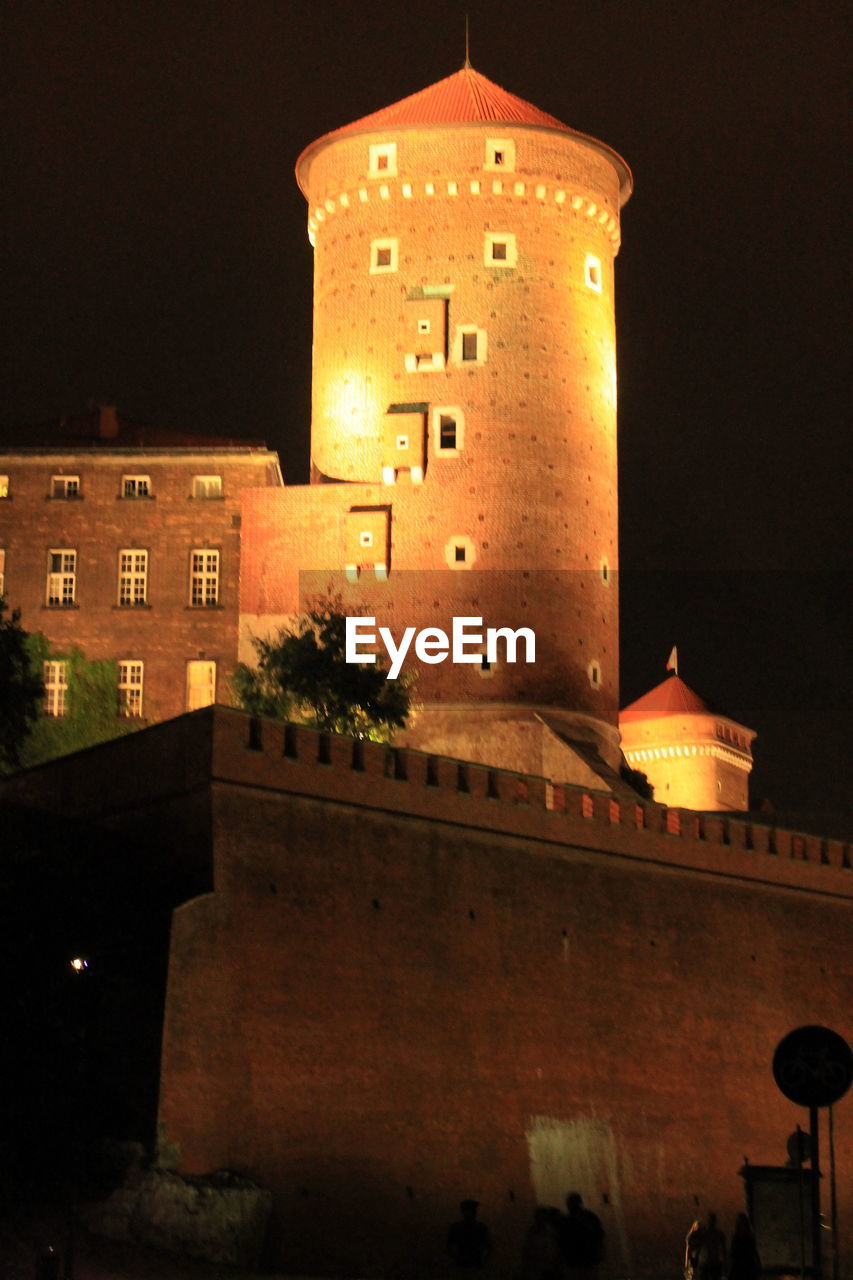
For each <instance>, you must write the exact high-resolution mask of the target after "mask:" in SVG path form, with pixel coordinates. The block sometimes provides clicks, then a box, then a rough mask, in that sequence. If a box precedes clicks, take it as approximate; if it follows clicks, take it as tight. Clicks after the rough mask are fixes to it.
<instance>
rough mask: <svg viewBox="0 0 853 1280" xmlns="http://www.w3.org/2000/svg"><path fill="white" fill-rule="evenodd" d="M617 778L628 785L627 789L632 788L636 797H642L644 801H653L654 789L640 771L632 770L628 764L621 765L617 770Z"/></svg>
mask: <svg viewBox="0 0 853 1280" xmlns="http://www.w3.org/2000/svg"><path fill="white" fill-rule="evenodd" d="M619 776H620V777H621V778H622V780H623V782H627V783H628V786H629V787H633V788H634V790H635V791H636V793H637V795H638V796H642V798H643V799H644V800H654V798H655V789H654V787H653V786H652V784H651V783H650V782H649V780H648V778H647V776H646V775H645V774H644V773H643V771H642V769H632V768H631V766H630V765H629V764H623V765H622V767H621V768H620V770H619Z"/></svg>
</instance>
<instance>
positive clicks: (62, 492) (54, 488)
mask: <svg viewBox="0 0 853 1280" xmlns="http://www.w3.org/2000/svg"><path fill="white" fill-rule="evenodd" d="M69 485H70V486H73V488H72V490H71V492H69ZM50 496H51V498H52V499H54V500H55V501H57V502H76V501H77V500H78V499H79V497H80V477H79V475H74V476H60V475H56V476H51V477H50Z"/></svg>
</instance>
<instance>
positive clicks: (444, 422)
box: [438, 413, 456, 449]
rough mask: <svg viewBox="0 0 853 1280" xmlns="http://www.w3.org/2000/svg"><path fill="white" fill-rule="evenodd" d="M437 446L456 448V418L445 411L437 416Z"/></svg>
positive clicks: (440, 447)
mask: <svg viewBox="0 0 853 1280" xmlns="http://www.w3.org/2000/svg"><path fill="white" fill-rule="evenodd" d="M438 447H439V449H455V448H456V419H455V418H451V417H449V416H448V415H447V414H445V413H443V414H442V415H441V417H440V418H439V426H438Z"/></svg>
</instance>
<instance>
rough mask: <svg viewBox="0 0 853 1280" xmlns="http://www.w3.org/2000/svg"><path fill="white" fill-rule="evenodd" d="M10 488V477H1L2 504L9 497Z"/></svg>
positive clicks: (0, 498) (0, 499)
mask: <svg viewBox="0 0 853 1280" xmlns="http://www.w3.org/2000/svg"><path fill="white" fill-rule="evenodd" d="M9 488H10V485H9V477H8V476H7V475H2V476H0V502H3V501H5V499H6V498H8V497H9Z"/></svg>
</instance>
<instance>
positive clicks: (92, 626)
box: [0, 449, 278, 720]
mask: <svg viewBox="0 0 853 1280" xmlns="http://www.w3.org/2000/svg"><path fill="white" fill-rule="evenodd" d="M271 467H274V473H273V472H272V471H271ZM2 469H3V471H4V474H5V473H8V475H9V477H10V496H9V498H8V499H6V500H4V501H2V502H0V547H4V548H5V550H6V593H7V601H8V603H9V605H10V606H11V607H19V608H20V609H21V611H22V620H23V625H24V626H25V627H26V628H27V629H28V630H30V631H41V632H43V633H44V634H45V635H46V636H47V637H48V639H49V640H50V641H51V643H52V645H53V648H54V650H55V651H56V652H57V653H63V652H65V651H67V650H68V649H70V648H74V647H76V648H78V649H80V650H82V651H83V653H84V654H85V656H86V657H87V658H89V659H98V658H114V659H118V660H121V659H134V660H136V661H142V662H143V663H144V664H145V666H144V692H143V699H144V701H143V714H144V718H145V719H148V720H161V719H165V718H167V717H169V716H174V715H180V714H181V713H182V712H183V711H185V710H186V707H187V701H186V699H187V693H186V664H187V662H189V661H191V660H196V659H206V660H208V661H215V662H216V664H217V693H218V695H219V698H220V699H221V700H222V701H227V700H228V681H229V680H230V677H231V675H232V674H233V671H234V665H235V661H236V650H237V630H238V604H239V600H238V595H239V574H240V500H241V493H242V490H243V489H244V488H245V487H246V486H258V485H265V484H268V483H270V479H271V475H272V474H275V475H276V476H277V474H278V463H277V459H276V458H275V455H274V454H270V453H268V452H267V451H266V450H260V451H257V452H256V451H252V450H249V449H245V450H235V451H232V452H231V453H230V454H229V453H228V452H227V451H225V450H223V451H221V452H218V451H212V450H207V451H205V452H192V451H185V452H184V453H183V455H181V454H178V453H176V452H175V451H173V452H172V453H170V454H166V453H160V454H156V453H153V454H152V453H148V452H146V451H145V450H141V449H134V450H130V449H127V450H123V451H122V452H121V453H120V454H119V453H118V452H116V453H113V454H110V453H109V451H105V450H102V449H101V450H94V449H86V450H80V451H79V452H78V453H74V452H73V451H71V450H66V451H63V452H61V453H60V452H57V453H56V454H55V455H53V456H51V455H50V454H48V453H47V452H46V451H41V452H36V451H27V452H23V451H22V452H21V453H17V454H15V453H7V454H6V455H5V456H4V458H3V461H2ZM56 475H73V476H78V477H79V480H80V496H79V497H78V498H76V499H74V500H66V499H61V498H52V497H51V496H50V493H51V479H52V477H53V476H56ZM127 475H134V476H136V475H146V476H148V477H149V478H150V492H151V496H150V497H137V498H124V497H123V496H122V493H123V489H122V478H123V476H127ZM198 475H219V476H221V477H222V497H221V498H198V497H193V477H194V476H198ZM51 548H69V549H73V550H75V551H76V553H77V587H76V602H75V605H74V607H73V608H55V607H49V606H48V605H47V603H46V599H47V596H46V584H47V573H48V555H49V551H50V550H51ZM122 548H134V549H141V550H145V551H146V552H147V553H148V593H147V600H148V603H147V604H146V605H145V606H143V607H134V608H126V607H120V606H119V596H118V572H119V552H120V550H121V549H122ZM193 548H210V549H214V550H216V551H218V552H219V565H220V570H219V574H220V576H219V604H218V605H217V606H216V607H215V608H192V607H191V605H190V555H191V552H192V550H193Z"/></svg>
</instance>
